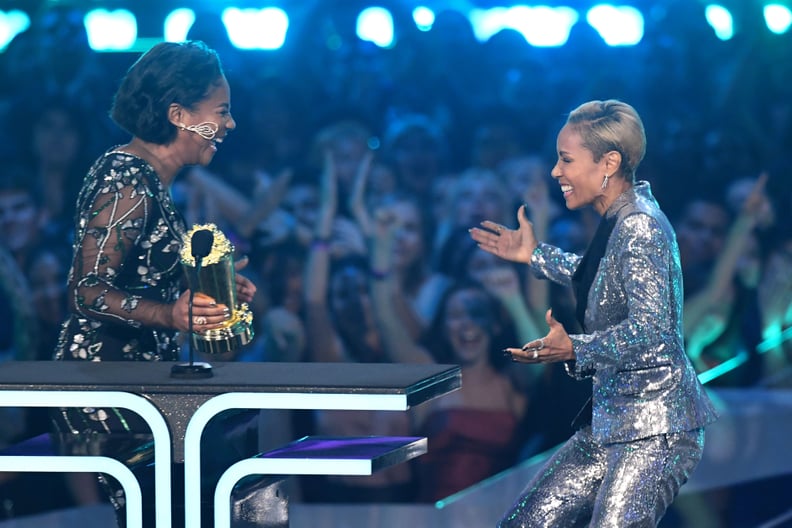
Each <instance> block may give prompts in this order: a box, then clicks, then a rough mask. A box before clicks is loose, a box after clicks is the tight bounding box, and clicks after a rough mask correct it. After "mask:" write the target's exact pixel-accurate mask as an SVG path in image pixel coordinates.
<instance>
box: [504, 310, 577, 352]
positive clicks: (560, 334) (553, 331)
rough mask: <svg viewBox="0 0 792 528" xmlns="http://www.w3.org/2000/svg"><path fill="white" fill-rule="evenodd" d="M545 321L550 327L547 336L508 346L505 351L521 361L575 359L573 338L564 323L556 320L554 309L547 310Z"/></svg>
mask: <svg viewBox="0 0 792 528" xmlns="http://www.w3.org/2000/svg"><path fill="white" fill-rule="evenodd" d="M545 321H547V325H548V326H549V327H550V331H549V332H548V333H547V335H546V336H544V337H542V338H541V339H537V340H535V341H530V342H528V343H526V344H525V345H524V346H523V347H522V348H507V349H505V350H504V352H508V353H509V354H511V357H512V360H514V361H517V362H520V363H556V362H558V361H571V360H573V359H575V352H574V350H573V349H572V340H571V339H570V338H569V334H567V332H566V330H564V327H563V325H561V323H559V322H558V321H556V320H555V318H554V317H553V311H552V310H547V313H546V314H545Z"/></svg>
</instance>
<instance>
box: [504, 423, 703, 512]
mask: <svg viewBox="0 0 792 528" xmlns="http://www.w3.org/2000/svg"><path fill="white" fill-rule="evenodd" d="M703 450H704V430H703V429H695V430H693V431H685V432H681V433H670V434H661V435H657V436H652V437H649V438H643V439H640V440H634V441H632V442H624V443H614V444H607V445H603V444H599V443H597V442H596V441H595V440H594V438H593V437H592V434H591V427H586V428H583V429H581V430H579V431H578V432H576V433H575V435H574V436H572V438H570V439H569V440H568V441H567V442H566V443H565V444H564V445H563V446H561V448H560V449H559V450H558V451H557V452H556V453H555V454H554V455H553V456H552V457H551V458H550V459H549V460H548V461H547V462H546V463H545V465H544V466H543V467H542V468H541V469H540V470H539V472H538V473H537V474H536V475H535V476H534V478H533V480H532V481H531V483H530V484H529V485H528V486H527V487H526V488H525V490H524V491H523V493H522V495H521V496H520V498H519V500H518V501H517V502H516V503H515V504H514V506H512V508H511V509H510V510H509V511H508V512H507V513H506V515H504V517H503V518H502V519H501V521H500V523H499V524H498V527H499V528H516V527H521V528H551V527H553V528H554V527H558V528H571V527H583V526H589V527H592V528H606V527H607V528H626V527H636V528H637V527H640V528H644V527H647V528H648V527H656V526H657V524H658V523H659V522H660V519H661V518H662V517H663V515H664V514H665V512H666V509H667V508H668V506H669V505H670V504H671V502H672V501H673V500H674V498H675V497H676V495H677V493H678V492H679V488H680V487H681V486H682V484H684V483H685V482H687V479H688V477H689V476H690V474H691V473H692V472H693V470H694V469H695V468H696V466H697V465H698V463H699V461H700V460H701V455H702V452H703Z"/></svg>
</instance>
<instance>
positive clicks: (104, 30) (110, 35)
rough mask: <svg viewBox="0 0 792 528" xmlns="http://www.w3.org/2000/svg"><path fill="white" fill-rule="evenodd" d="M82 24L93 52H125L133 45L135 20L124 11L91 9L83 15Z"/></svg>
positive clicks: (135, 28) (135, 27) (129, 13)
mask: <svg viewBox="0 0 792 528" xmlns="http://www.w3.org/2000/svg"><path fill="white" fill-rule="evenodd" d="M83 23H84V25H85V31H86V32H87V33H88V44H89V45H90V46H91V49H92V50H94V51H125V50H129V49H131V48H132V47H133V46H134V45H135V40H136V39H137V20H136V19H135V15H133V14H132V13H131V12H130V11H127V10H126V9H115V10H113V11H108V10H106V9H92V10H91V11H88V12H87V13H86V14H85V18H84V19H83Z"/></svg>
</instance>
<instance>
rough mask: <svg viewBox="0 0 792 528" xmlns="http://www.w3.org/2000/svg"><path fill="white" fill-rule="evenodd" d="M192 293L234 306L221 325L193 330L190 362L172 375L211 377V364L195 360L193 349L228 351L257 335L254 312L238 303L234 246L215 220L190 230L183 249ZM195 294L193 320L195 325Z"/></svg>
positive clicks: (223, 352) (177, 368)
mask: <svg viewBox="0 0 792 528" xmlns="http://www.w3.org/2000/svg"><path fill="white" fill-rule="evenodd" d="M179 256H180V258H181V263H182V267H183V269H184V272H185V274H186V276H187V285H188V286H189V288H190V293H191V294H193V295H194V294H195V293H196V292H201V293H203V294H205V295H208V296H209V297H211V298H213V299H214V300H215V301H216V302H217V303H218V304H223V305H225V306H227V307H228V308H229V310H231V317H229V318H228V319H227V320H226V321H225V322H224V323H223V325H222V326H221V327H219V328H212V329H209V330H201V331H194V330H192V329H191V330H192V331H191V332H190V362H189V364H178V365H175V366H174V367H173V369H172V371H171V376H173V377H182V378H195V377H198V378H202V377H205V378H208V377H211V376H212V370H211V366H210V365H208V364H206V363H195V362H193V350H194V349H196V350H198V351H199V352H200V353H202V354H209V355H212V354H225V353H227V352H232V351H234V350H237V349H238V348H240V347H242V346H243V345H246V344H248V343H250V341H251V340H252V339H253V314H252V313H251V311H250V309H249V308H248V305H247V304H246V303H242V304H237V297H236V279H235V276H236V271H235V269H234V246H233V245H232V244H231V242H230V241H229V240H228V238H226V236H225V235H224V234H223V232H222V231H220V230H219V229H218V228H217V226H215V225H214V224H204V225H195V226H193V227H192V229H190V230H189V231H188V232H187V235H186V236H185V243H184V245H183V246H182V248H181V251H180V253H179ZM192 321H193V316H192V298H191V299H190V322H191V325H192Z"/></svg>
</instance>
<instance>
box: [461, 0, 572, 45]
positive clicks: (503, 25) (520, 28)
mask: <svg viewBox="0 0 792 528" xmlns="http://www.w3.org/2000/svg"><path fill="white" fill-rule="evenodd" d="M578 18H579V15H578V13H577V11H575V10H574V9H572V8H571V7H563V6H561V7H549V6H535V7H529V6H526V5H517V6H513V7H509V8H503V7H494V8H491V9H473V10H471V12H470V15H469V19H470V22H471V24H472V25H473V32H474V33H475V35H476V38H477V39H478V40H480V41H486V40H487V39H489V38H490V37H491V36H492V35H494V34H495V33H497V32H499V31H501V30H502V29H513V30H515V31H517V32H519V33H520V34H522V36H523V37H525V40H526V41H528V43H529V44H531V45H532V46H537V47H558V46H563V45H564V44H566V41H567V40H568V39H569V32H570V31H571V29H572V26H574V25H575V24H576V23H577V21H578Z"/></svg>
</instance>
